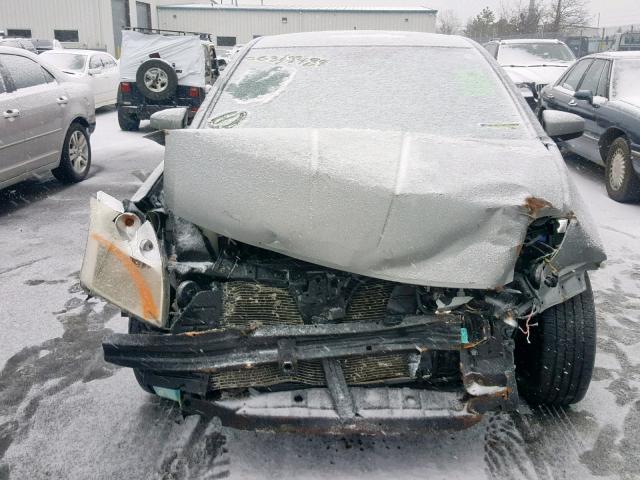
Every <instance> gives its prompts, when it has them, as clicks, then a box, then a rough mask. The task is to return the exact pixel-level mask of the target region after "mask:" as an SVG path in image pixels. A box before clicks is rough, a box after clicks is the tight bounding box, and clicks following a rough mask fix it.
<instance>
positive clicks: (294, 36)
mask: <svg viewBox="0 0 640 480" xmlns="http://www.w3.org/2000/svg"><path fill="white" fill-rule="evenodd" d="M333 46H393V47H446V48H465V49H468V48H474V46H473V42H472V41H471V40H470V39H468V38H465V37H461V36H458V35H440V34H437V33H422V32H404V31H402V32H395V31H384V30H344V31H342V30H335V31H329V32H302V33H286V34H283V35H269V36H265V37H260V38H259V39H258V40H256V43H255V44H254V46H253V48H274V47H333Z"/></svg>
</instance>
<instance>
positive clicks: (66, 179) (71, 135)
mask: <svg viewBox="0 0 640 480" xmlns="http://www.w3.org/2000/svg"><path fill="white" fill-rule="evenodd" d="M90 168H91V143H90V141H89V133H88V132H87V129H86V128H84V127H83V126H82V125H80V124H79V123H72V124H71V126H70V127H69V130H67V134H66V135H65V137H64V144H63V145H62V153H61V154H60V165H59V166H58V167H57V168H55V169H53V170H52V171H51V173H53V175H54V176H55V177H56V178H57V179H58V180H60V181H61V182H63V183H76V182H81V181H82V180H84V179H85V178H87V175H88V174H89V169H90Z"/></svg>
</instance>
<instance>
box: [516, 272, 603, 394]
mask: <svg viewBox="0 0 640 480" xmlns="http://www.w3.org/2000/svg"><path fill="white" fill-rule="evenodd" d="M585 278H586V283H587V289H586V290H585V291H584V292H582V293H581V294H580V295H577V296H575V297H573V298H571V299H569V300H567V301H566V302H564V303H561V304H559V305H556V306H555V307H551V308H549V309H547V310H545V311H544V312H542V313H541V314H540V315H538V316H537V317H535V321H536V322H537V323H538V326H537V327H531V334H530V341H531V343H530V344H529V343H527V341H526V337H525V335H524V334H522V332H520V331H518V334H517V337H516V351H515V355H516V373H517V378H518V389H519V391H520V393H521V394H522V395H523V396H524V398H526V399H527V401H528V402H529V403H531V404H533V405H540V404H544V405H555V406H564V405H569V404H571V403H576V402H579V401H580V400H582V398H583V397H584V396H585V394H586V393H587V388H589V382H590V381H591V373H592V371H593V364H594V362H595V358H596V312H595V306H594V303H593V292H592V291H591V283H590V282H589V278H588V277H585ZM533 323H535V322H533Z"/></svg>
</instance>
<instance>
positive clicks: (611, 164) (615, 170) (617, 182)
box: [605, 137, 640, 203]
mask: <svg viewBox="0 0 640 480" xmlns="http://www.w3.org/2000/svg"><path fill="white" fill-rule="evenodd" d="M605 176H606V181H607V193H608V194H609V197H610V198H611V199H613V200H615V201H616V202H621V203H626V202H634V201H637V200H639V199H640V178H638V175H637V174H636V172H635V171H634V170H633V165H632V163H631V148H629V142H627V139H626V138H625V137H618V138H616V139H615V140H614V141H613V143H612V144H611V146H610V147H609V151H608V152H607V163H606V175H605Z"/></svg>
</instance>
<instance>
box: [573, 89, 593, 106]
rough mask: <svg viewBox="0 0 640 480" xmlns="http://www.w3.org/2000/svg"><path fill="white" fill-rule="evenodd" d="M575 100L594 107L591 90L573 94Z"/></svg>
mask: <svg viewBox="0 0 640 480" xmlns="http://www.w3.org/2000/svg"><path fill="white" fill-rule="evenodd" d="M573 98H575V99H576V100H586V101H587V102H589V103H590V104H591V105H593V92H592V91H591V90H578V91H577V92H576V93H574V94H573Z"/></svg>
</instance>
